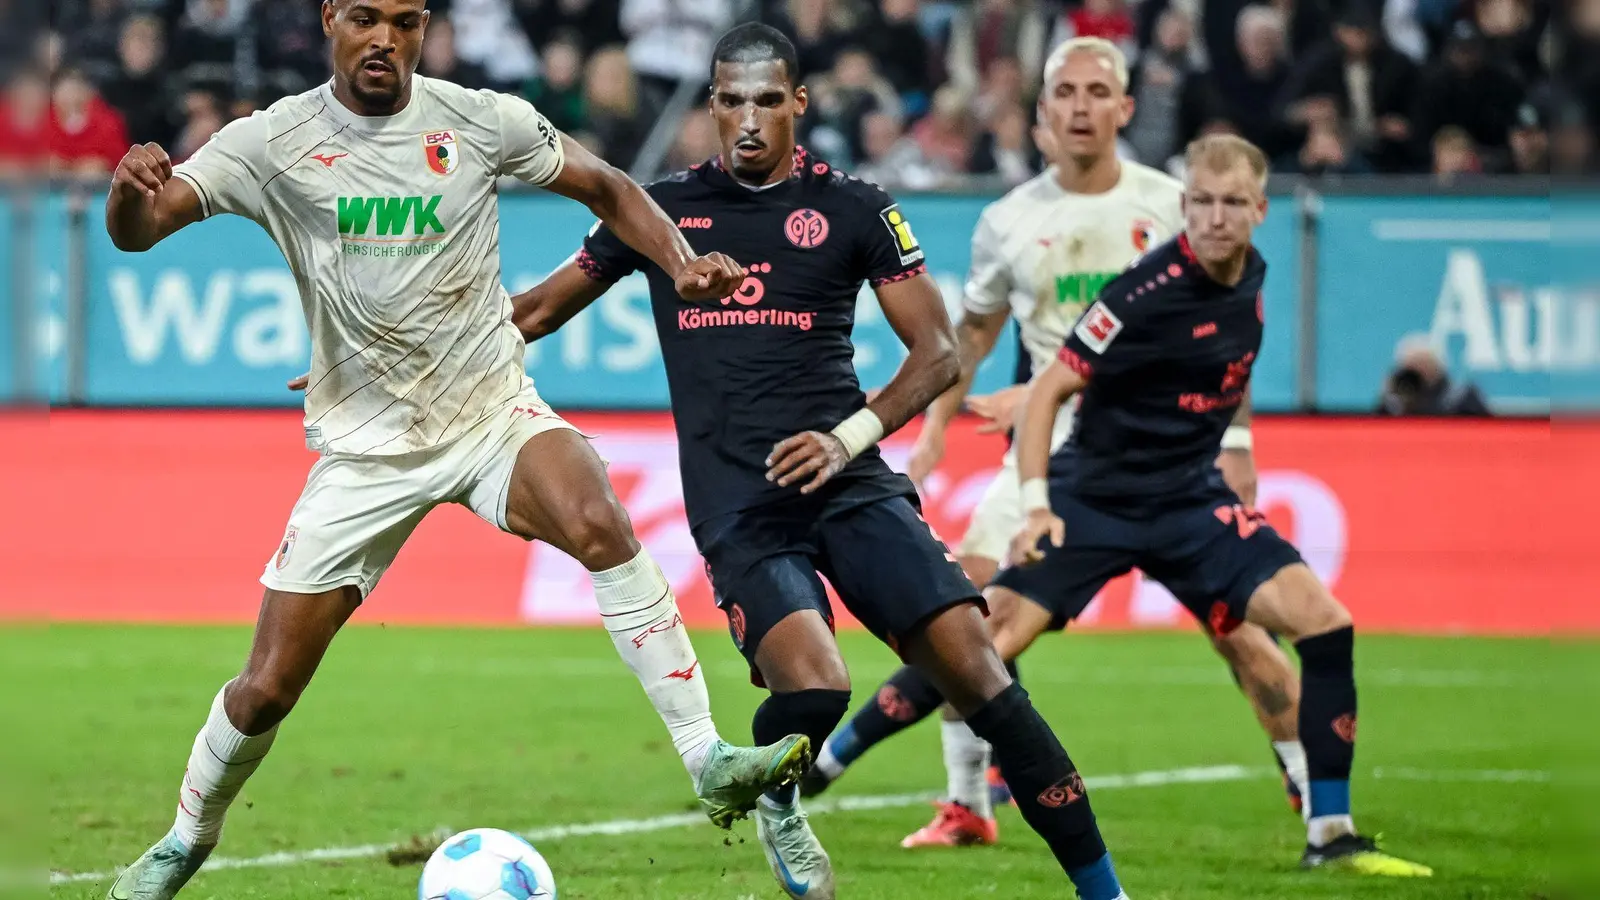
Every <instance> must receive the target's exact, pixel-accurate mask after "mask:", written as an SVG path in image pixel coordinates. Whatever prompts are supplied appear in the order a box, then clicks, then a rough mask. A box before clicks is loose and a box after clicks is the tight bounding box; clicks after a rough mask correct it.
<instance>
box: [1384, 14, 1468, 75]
mask: <svg viewBox="0 0 1600 900" xmlns="http://www.w3.org/2000/svg"><path fill="white" fill-rule="evenodd" d="M1453 2H1454V0H1384V3H1383V34H1384V37H1385V38H1386V39H1387V40H1388V41H1389V45H1390V46H1391V47H1393V48H1395V49H1396V50H1399V51H1400V52H1401V53H1404V54H1405V55H1406V58H1407V59H1409V60H1411V61H1412V62H1414V63H1424V62H1427V60H1428V48H1429V47H1430V46H1431V42H1430V39H1429V36H1428V34H1429V31H1430V29H1429V28H1426V27H1424V25H1423V20H1422V12H1423V10H1424V9H1428V10H1430V11H1431V10H1433V9H1436V8H1439V7H1445V6H1449V5H1451V4H1453ZM1432 30H1434V31H1437V32H1438V33H1443V22H1442V21H1441V22H1440V23H1439V25H1438V27H1437V28H1436V29H1432Z"/></svg>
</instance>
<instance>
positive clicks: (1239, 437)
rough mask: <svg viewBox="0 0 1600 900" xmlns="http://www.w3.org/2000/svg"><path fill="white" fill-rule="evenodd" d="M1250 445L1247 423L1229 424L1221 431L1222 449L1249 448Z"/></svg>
mask: <svg viewBox="0 0 1600 900" xmlns="http://www.w3.org/2000/svg"><path fill="white" fill-rule="evenodd" d="M1251 446H1252V442H1251V439H1250V426H1249V425H1229V426H1228V430H1227V431H1224V432H1223V433H1222V449H1224V450H1249V449H1250V448H1251Z"/></svg>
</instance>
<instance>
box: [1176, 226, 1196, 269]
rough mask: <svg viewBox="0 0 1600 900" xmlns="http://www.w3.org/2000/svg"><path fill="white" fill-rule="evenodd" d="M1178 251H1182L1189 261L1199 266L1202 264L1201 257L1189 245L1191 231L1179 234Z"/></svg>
mask: <svg viewBox="0 0 1600 900" xmlns="http://www.w3.org/2000/svg"><path fill="white" fill-rule="evenodd" d="M1178 252H1180V253H1182V254H1183V258H1184V259H1186V260H1188V261H1189V262H1192V263H1194V264H1195V265H1197V266H1198V265H1200V258H1199V257H1198V256H1195V255H1194V248H1193V247H1191V246H1189V232H1187V231H1185V232H1182V233H1181V234H1179V235H1178Z"/></svg>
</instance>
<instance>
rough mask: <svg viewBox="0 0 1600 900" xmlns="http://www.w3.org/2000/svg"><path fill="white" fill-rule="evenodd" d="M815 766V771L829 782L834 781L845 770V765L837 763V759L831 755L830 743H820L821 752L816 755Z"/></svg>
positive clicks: (831, 744) (831, 743) (831, 745)
mask: <svg viewBox="0 0 1600 900" xmlns="http://www.w3.org/2000/svg"><path fill="white" fill-rule="evenodd" d="M816 766H817V771H819V772H821V773H822V775H823V777H825V778H827V779H828V780H829V781H834V780H835V779H837V778H838V777H839V776H840V775H843V774H844V770H845V768H846V767H845V764H844V763H842V762H840V761H839V757H837V756H834V755H833V742H832V741H823V742H822V752H821V753H818V754H817V762H816Z"/></svg>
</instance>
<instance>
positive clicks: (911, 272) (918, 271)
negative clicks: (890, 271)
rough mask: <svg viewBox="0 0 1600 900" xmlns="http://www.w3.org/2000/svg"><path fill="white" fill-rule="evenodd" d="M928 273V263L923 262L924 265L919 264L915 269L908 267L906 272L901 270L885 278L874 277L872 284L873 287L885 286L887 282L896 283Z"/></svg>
mask: <svg viewBox="0 0 1600 900" xmlns="http://www.w3.org/2000/svg"><path fill="white" fill-rule="evenodd" d="M926 274H928V264H927V263H923V264H922V265H920V266H917V267H916V268H915V269H907V270H905V271H904V272H901V273H899V274H897V275H889V276H887V277H884V278H874V279H872V286H873V287H883V286H884V285H886V284H894V283H895V282H897V281H909V280H910V279H912V278H915V277H917V276H918V275H926Z"/></svg>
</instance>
